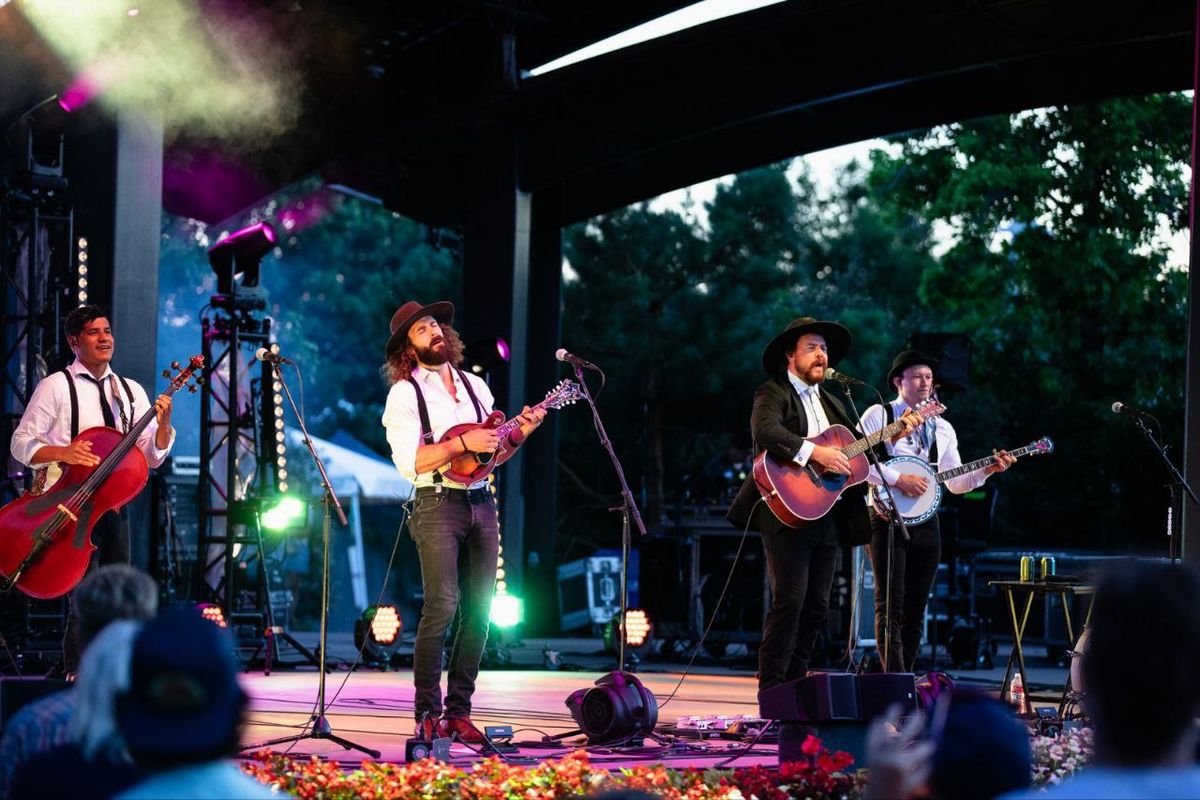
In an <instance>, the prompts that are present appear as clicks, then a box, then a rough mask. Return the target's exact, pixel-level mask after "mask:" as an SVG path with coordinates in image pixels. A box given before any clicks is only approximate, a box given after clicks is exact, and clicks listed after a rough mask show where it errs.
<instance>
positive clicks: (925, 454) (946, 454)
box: [862, 397, 988, 494]
mask: <svg viewBox="0 0 1200 800" xmlns="http://www.w3.org/2000/svg"><path fill="white" fill-rule="evenodd" d="M890 405H891V407H892V419H893V420H897V419H900V417H902V416H904V414H905V412H907V411H908V404H907V403H905V402H904V400H903V399H902V398H899V397H897V398H896V399H895V400H893V401H892V402H891V403H890ZM886 422H887V420H886V418H885V416H884V411H883V406H881V405H879V404H878V403H876V404H875V405H873V406H871V407H870V408H868V409H867V410H866V411H865V412H863V415H862V428H863V432H864V433H865V434H866V435H868V436H869V435H870V434H872V433H875V431H878V430H880V429H881V428H883V426H884V425H885V424H886ZM934 439H936V441H937V452H938V463H936V464H933V465H932V466H933V468H934V471H935V472H945V471H946V470H948V469H954V468H955V467H960V466H962V463H963V461H962V457H961V456H959V454H958V434H957V433H955V432H954V426H953V425H951V424H950V423H949V422H948V421H947V420H946V419H945V418H944V417H934V418H933V419H931V420H929V421H928V422H926V423H925V424H924V425H922V426H921V427H920V428H918V429H917V430H915V431H913V433H912V436H901V437H900V439H899V440H897V441H896V443H895V444H893V443H891V442H888V441H885V442H884V443H883V445H884V447H885V448H886V449H887V452H888V454H889V455H891V456H916V457H918V458H921V459H924V460H925V461H929V451H930V450H931V449H932V445H933V441H934ZM882 466H883V477H884V479H885V480H886V481H887V484H888V486H895V485H896V481H898V480H899V479H900V472H899V471H898V470H894V469H892V468H891V467H889V466H887V465H886V464H884V465H882ZM987 479H988V475H987V473H985V472H984V471H983V470H982V469H978V470H976V471H974V472H968V473H967V474H966V475H959V476H958V477H957V478H951V479H950V480H948V481H946V482H945V486H946V488H947V489H949V490H950V491H952V492H954V493H955V494H966V493H967V492H970V491H972V490H974V489H978V488H979V487H980V486H982V485H983V483H984V481H986V480H987ZM867 480H868V481H870V482H871V483H873V484H876V485H879V484H880V483H882V481H880V480H879V475H878V474H877V473H876V471H875V467H874V466H872V467H871V470H870V472H868V473H867Z"/></svg>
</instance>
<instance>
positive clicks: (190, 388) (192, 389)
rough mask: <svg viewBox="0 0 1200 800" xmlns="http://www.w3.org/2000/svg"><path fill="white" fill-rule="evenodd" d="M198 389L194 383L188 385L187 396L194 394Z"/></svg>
mask: <svg viewBox="0 0 1200 800" xmlns="http://www.w3.org/2000/svg"><path fill="white" fill-rule="evenodd" d="M197 388H198V387H197V386H196V384H194V383H189V384H188V394H195V393H196V389H197Z"/></svg>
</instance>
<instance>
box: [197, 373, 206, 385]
mask: <svg viewBox="0 0 1200 800" xmlns="http://www.w3.org/2000/svg"><path fill="white" fill-rule="evenodd" d="M196 385H197V386H203V385H204V377H203V376H201V375H197V376H196Z"/></svg>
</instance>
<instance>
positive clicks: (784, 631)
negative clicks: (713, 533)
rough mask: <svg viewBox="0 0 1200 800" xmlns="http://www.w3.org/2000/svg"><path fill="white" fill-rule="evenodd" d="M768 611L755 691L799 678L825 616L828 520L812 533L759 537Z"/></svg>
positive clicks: (833, 553) (830, 566)
mask: <svg viewBox="0 0 1200 800" xmlns="http://www.w3.org/2000/svg"><path fill="white" fill-rule="evenodd" d="M762 541H763V552H764V553H765V554H766V558H767V579H768V581H769V582H770V585H771V608H770V609H769V610H768V611H767V618H766V620H765V622H764V623H763V637H762V644H761V645H760V646H759V649H758V688H759V690H760V691H761V690H763V689H767V688H770V687H771V686H776V685H778V684H780V683H785V682H787V681H790V680H794V679H796V678H802V677H804V674H805V672H807V671H808V664H809V661H811V660H812V655H813V649H814V648H815V647H816V644H817V639H818V637H819V636H820V633H821V628H822V627H823V626H824V624H825V616H826V615H827V614H828V613H829V591H830V589H831V588H832V586H833V572H834V567H835V566H836V565H837V556H838V544H837V532H836V530H835V529H834V523H833V515H832V514H827V515H826V516H825V517H824V519H823V521H822V527H821V528H819V529H818V531H816V532H810V531H808V530H806V531H804V532H800V531H797V530H794V529H791V528H784V529H783V530H781V531H779V532H778V533H763V535H762Z"/></svg>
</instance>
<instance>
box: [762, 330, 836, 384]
mask: <svg viewBox="0 0 1200 800" xmlns="http://www.w3.org/2000/svg"><path fill="white" fill-rule="evenodd" d="M806 333H816V334H820V335H821V336H823V337H825V346H826V347H827V348H828V349H829V366H831V367H832V366H836V365H837V363H838V362H839V361H841V360H842V358H843V356H845V355H846V352H847V351H848V350H849V349H850V342H851V341H852V340H853V337H852V336H851V335H850V331H849V330H848V329H847V328H846V326H845V325H842V324H840V323H837V322H827V321H825V320H819V319H814V318H812V317H796V319H794V320H792V321H791V322H790V323H789V324H788V326H787V327H786V328H784V329H783V333H781V334H779V335H778V336H776V337H775V338H774V339H772V340H771V343H770V344H768V345H767V347H766V349H765V350H763V356H762V365H763V369H765V370H766V371H767V374H769V375H777V374H779V373H780V372H781V371H783V369H784V363H783V360H784V357H785V356H786V355H787V352H788V350H790V349H792V345H794V344H795V343H796V340H797V339H799V338H800V337H801V336H803V335H804V334H806Z"/></svg>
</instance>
